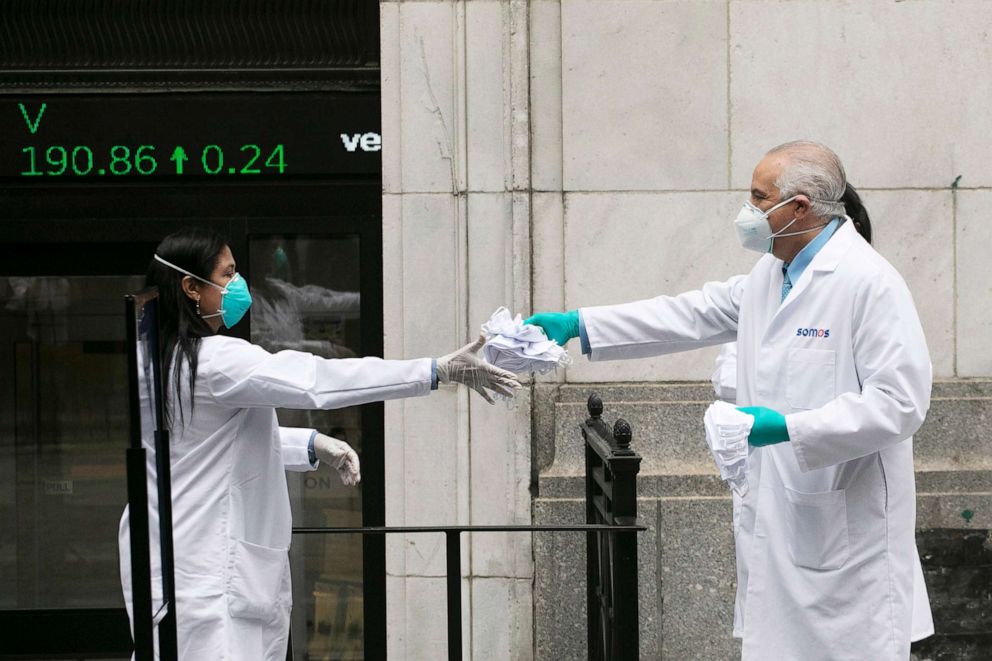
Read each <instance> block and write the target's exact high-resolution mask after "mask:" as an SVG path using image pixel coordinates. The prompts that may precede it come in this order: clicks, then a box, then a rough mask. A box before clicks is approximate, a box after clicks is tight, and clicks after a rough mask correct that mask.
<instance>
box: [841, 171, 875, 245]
mask: <svg viewBox="0 0 992 661" xmlns="http://www.w3.org/2000/svg"><path fill="white" fill-rule="evenodd" d="M840 200H841V202H843V203H844V210H845V211H846V212H847V217H848V218H850V219H851V222H853V223H854V229H856V230H857V231H858V234H860V235H861V238H863V239H864V240H865V241H867V242H868V243H871V219H870V218H869V217H868V209H865V205H864V204H862V203H861V196H860V195H858V191H856V190H855V189H854V186H852V185H851V184H848V185H847V188H845V189H844V196H843V197H842V198H840Z"/></svg>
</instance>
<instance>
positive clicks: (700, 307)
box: [527, 142, 933, 661]
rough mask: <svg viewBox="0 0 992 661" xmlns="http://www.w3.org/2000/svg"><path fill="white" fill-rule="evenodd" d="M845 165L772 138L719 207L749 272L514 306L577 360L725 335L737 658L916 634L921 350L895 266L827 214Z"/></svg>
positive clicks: (877, 652) (926, 392)
mask: <svg viewBox="0 0 992 661" xmlns="http://www.w3.org/2000/svg"><path fill="white" fill-rule="evenodd" d="M845 179H846V177H845V174H844V169H843V166H842V165H841V162H840V160H839V159H838V158H837V156H836V154H834V153H833V152H832V151H831V150H829V149H828V148H826V147H824V146H823V145H820V144H817V143H812V142H793V143H787V144H784V145H781V146H779V147H776V148H775V149H773V150H771V151H770V152H768V154H766V155H765V157H764V158H763V159H762V160H761V162H760V163H758V165H757V167H756V168H755V170H754V174H753V178H752V183H751V193H750V199H749V200H748V201H747V202H746V203H745V204H744V207H743V208H742V209H741V212H740V214H739V215H738V217H737V219H736V220H735V221H734V226H735V229H736V232H737V234H738V236H739V238H740V240H741V243H742V245H743V246H744V247H746V248H751V249H754V250H757V251H759V252H763V253H766V254H764V256H763V257H762V258H761V259H760V260H759V261H758V263H757V264H756V265H755V266H754V268H753V269H752V270H751V272H750V273H749V274H748V275H745V276H736V277H733V278H731V279H730V280H728V281H726V282H711V283H707V284H705V285H704V286H703V287H702V289H700V290H698V291H692V292H687V293H684V294H681V295H679V296H674V297H672V296H659V297H657V298H653V299H649V300H644V301H638V302H634V303H628V304H622V305H609V306H601V307H590V308H582V309H581V310H572V311H570V312H565V313H542V314H538V315H535V316H534V317H531V318H530V319H528V320H527V321H528V322H530V323H535V324H537V325H540V326H542V328H544V329H545V332H546V333H548V335H549V336H550V337H552V338H554V339H556V340H558V341H559V342H560V343H564V342H566V341H568V339H571V338H572V337H581V339H582V345H583V351H584V352H585V353H587V354H588V355H589V358H590V359H592V360H616V359H627V358H639V357H646V356H656V355H661V354H667V353H674V352H678V351H686V350H689V349H695V348H698V347H704V346H709V345H714V344H721V343H724V342H728V341H733V340H735V339H736V341H737V343H738V351H739V353H738V357H737V393H736V396H737V405H738V406H740V407H743V408H744V410H745V411H746V412H748V413H750V414H752V415H753V416H754V419H755V420H754V426H753V428H752V431H751V435H750V438H749V441H750V446H751V447H750V456H749V461H750V463H749V469H748V482H749V485H750V489H749V491H748V493H747V495H746V497H745V498H744V500H743V503H742V508H741V513H740V522H739V526H738V528H737V531H736V543H737V576H738V586H737V600H736V616H735V622H734V635H735V636H736V637H739V638H742V639H743V658H744V659H745V660H774V661H790V660H795V661H800V660H801V661H813V660H819V659H823V660H828V659H829V660H833V659H866V660H867V659H871V660H872V661H884V660H890V659H892V660H894V659H908V658H909V654H910V651H909V649H910V642H911V641H915V640H919V639H921V638H925V637H927V636H929V635H931V634H932V633H933V621H932V618H931V614H930V606H929V601H928V599H927V593H926V586H925V584H924V582H923V573H922V570H921V567H920V561H919V555H918V553H917V550H916V543H915V527H916V525H915V523H916V487H915V483H914V473H913V445H912V444H913V440H912V435H913V434H914V433H915V432H916V430H917V429H919V427H920V425H921V424H922V423H923V420H924V418H925V416H926V413H927V409H928V408H929V405H930V387H931V383H932V372H931V365H930V359H929V354H928V351H927V345H926V340H925V338H924V336H923V330H922V328H921V326H920V321H919V317H918V315H917V312H916V309H915V307H914V304H913V300H912V297H911V296H910V293H909V290H908V289H907V287H906V284H905V282H904V281H903V279H902V277H901V276H900V275H899V273H898V272H897V271H896V270H895V269H894V268H893V267H892V266H891V265H890V264H889V263H888V262H887V261H885V259H883V258H882V257H881V256H880V255H879V254H878V253H876V252H875V251H874V250H873V249H872V248H871V246H870V245H869V244H868V243H867V242H865V240H864V239H863V238H862V237H861V236H859V234H858V232H857V231H856V229H855V227H854V226H853V225H854V223H853V222H852V221H851V220H850V219H848V218H847V217H846V216H845V215H844V206H843V204H842V203H841V202H840V199H841V196H842V194H843V192H844V188H845ZM728 231H730V227H729V224H728Z"/></svg>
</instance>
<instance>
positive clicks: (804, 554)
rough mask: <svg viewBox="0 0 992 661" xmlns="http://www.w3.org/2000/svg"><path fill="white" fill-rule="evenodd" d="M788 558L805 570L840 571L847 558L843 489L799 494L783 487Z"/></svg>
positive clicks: (845, 504)
mask: <svg viewBox="0 0 992 661" xmlns="http://www.w3.org/2000/svg"><path fill="white" fill-rule="evenodd" d="M785 499H786V503H787V506H786V522H787V524H788V528H789V556H790V557H791V558H792V562H793V564H795V565H797V566H799V567H807V568H809V569H840V568H841V567H843V566H844V564H845V563H846V562H847V558H848V556H849V555H850V550H849V548H848V538H847V496H846V493H845V492H844V490H840V491H823V492H820V493H803V492H801V491H794V490H793V489H790V488H788V487H785Z"/></svg>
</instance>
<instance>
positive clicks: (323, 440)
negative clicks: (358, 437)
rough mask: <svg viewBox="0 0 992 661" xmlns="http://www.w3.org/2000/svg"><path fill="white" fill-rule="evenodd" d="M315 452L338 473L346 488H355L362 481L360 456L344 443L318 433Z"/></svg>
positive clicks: (314, 441) (314, 443) (314, 444)
mask: <svg viewBox="0 0 992 661" xmlns="http://www.w3.org/2000/svg"><path fill="white" fill-rule="evenodd" d="M313 451H314V454H316V455H317V458H318V459H320V460H321V461H323V462H324V463H327V464H329V465H330V466H332V467H333V468H334V470H336V471H337V472H338V476H340V478H341V481H342V482H343V483H344V484H345V486H349V487H353V486H355V485H356V484H358V483H359V482H361V481H362V473H361V467H360V465H359V463H358V454H356V453H355V451H354V450H353V449H351V446H350V445H348V444H347V443H345V442H344V441H339V440H338V439H336V438H331V437H330V436H325V435H324V434H321V433H319V432H318V433H317V435H316V436H315V437H314V439H313Z"/></svg>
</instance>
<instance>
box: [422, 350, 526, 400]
mask: <svg viewBox="0 0 992 661" xmlns="http://www.w3.org/2000/svg"><path fill="white" fill-rule="evenodd" d="M485 343H486V336H485V335H479V339H478V340H476V341H475V342H472V343H470V344H466V345H465V346H463V347H462V348H461V349H459V350H458V351H456V352H454V353H449V354H448V355H447V356H442V357H441V358H438V359H437V380H438V382H439V383H450V382H454V383H461V384H464V385H466V386H468V387H469V388H471V389H472V390H474V391H475V392H477V393H479V394H480V395H482V398H483V399H485V400H486V401H487V402H489V403H490V404H494V403H495V402H494V401H493V398H492V396H491V395H490V394H489V393H488V392H486V389H487V388H488V389H489V390H492V391H493V392H496V393H498V394H500V395H504V396H506V397H513V396H514V395H515V394H516V391H517V390H519V389H520V382H519V381H517V375H516V374H514V373H513V372H507V371H506V370H502V369H500V368H498V367H496V366H495V365H490V364H489V363H487V362H486V361H484V360H482V358H480V357H479V355H478V354H479V350H480V349H481V348H482V346H483V345H484V344H485Z"/></svg>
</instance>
